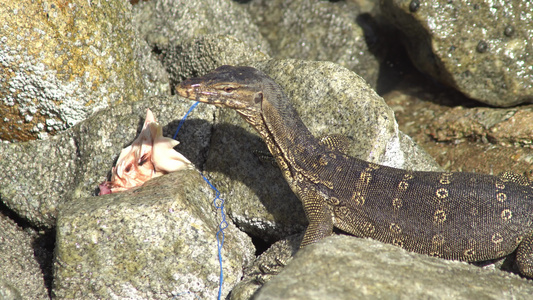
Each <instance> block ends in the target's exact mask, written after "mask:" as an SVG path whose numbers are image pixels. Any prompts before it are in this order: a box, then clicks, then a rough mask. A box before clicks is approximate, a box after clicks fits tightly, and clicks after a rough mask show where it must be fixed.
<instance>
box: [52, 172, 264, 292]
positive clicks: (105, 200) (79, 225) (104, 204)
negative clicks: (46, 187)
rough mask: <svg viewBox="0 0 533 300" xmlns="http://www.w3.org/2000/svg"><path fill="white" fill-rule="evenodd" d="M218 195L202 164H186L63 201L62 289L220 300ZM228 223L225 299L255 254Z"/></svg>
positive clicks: (58, 272)
mask: <svg viewBox="0 0 533 300" xmlns="http://www.w3.org/2000/svg"><path fill="white" fill-rule="evenodd" d="M214 196H215V193H214V191H213V190H212V189H211V188H210V187H209V186H208V185H207V183H206V182H205V181H204V179H203V178H202V177H201V175H200V174H199V173H198V172H197V171H195V170H187V171H180V172H175V173H172V174H168V175H165V176H162V177H159V178H156V179H153V180H150V181H148V182H147V183H145V184H144V185H143V186H142V187H140V188H136V189H133V190H129V191H126V192H122V193H116V194H111V195H106V196H99V197H89V198H80V199H76V200H74V201H71V202H69V203H66V204H64V205H63V206H62V207H61V209H60V214H59V217H58V225H57V242H56V251H55V253H56V255H55V275H54V294H55V296H56V297H57V298H60V299H61V298H68V299H74V298H75V299H82V298H83V299H112V298H121V299H126V298H127V299H172V298H173V297H183V298H185V299H194V298H201V299H215V298H216V296H217V294H218V285H219V272H220V270H219V261H218V257H217V240H216V238H215V235H216V233H217V230H218V226H219V223H220V222H221V215H220V211H219V210H217V209H215V208H214V207H213V199H214ZM217 204H220V203H219V202H218V201H217ZM227 225H228V226H227V227H226V228H225V229H224V233H225V234H224V247H223V249H222V251H221V253H222V259H223V272H224V273H223V275H224V284H223V287H222V294H221V295H222V298H224V297H225V295H226V294H228V293H229V291H230V290H231V288H232V287H233V285H235V283H236V282H237V281H238V280H239V279H240V278H241V276H242V269H243V266H244V265H245V264H247V263H248V262H249V261H250V259H251V258H252V257H253V245H252V243H251V240H250V239H249V238H248V237H247V236H246V235H245V234H244V233H242V232H240V231H239V230H238V229H236V227H235V226H234V225H233V224H231V223H229V222H228V223H227Z"/></svg>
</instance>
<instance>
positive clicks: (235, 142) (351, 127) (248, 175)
mask: <svg viewBox="0 0 533 300" xmlns="http://www.w3.org/2000/svg"><path fill="white" fill-rule="evenodd" d="M254 66H255V67H257V68H258V69H260V70H262V71H264V72H265V73H266V74H268V75H270V76H271V77H272V78H273V79H274V80H275V81H277V82H278V83H279V84H280V85H281V86H282V87H283V88H284V90H285V92H286V94H287V96H288V97H289V99H290V100H291V101H292V103H293V105H294V106H295V108H296V110H297V111H298V113H299V114H300V116H301V118H302V120H303V122H304V123H305V124H306V125H307V126H308V127H309V129H310V130H311V132H312V133H313V134H314V135H315V136H325V135H328V134H341V135H344V136H347V137H348V138H350V139H351V140H353V143H352V144H351V145H350V146H351V147H350V149H349V150H350V151H349V154H350V155H352V156H355V157H358V158H361V159H364V160H367V161H372V162H375V163H380V164H385V165H388V166H393V167H397V168H405V169H411V170H437V169H438V167H437V166H436V165H435V163H434V162H432V159H431V158H429V157H428V156H427V155H426V154H425V152H424V151H423V150H420V149H419V148H416V147H415V145H414V143H413V142H412V141H411V140H410V139H409V138H408V137H406V136H405V135H403V134H402V133H401V132H400V131H399V130H398V127H397V124H396V122H395V120H394V114H393V112H392V111H391V110H390V108H389V107H388V106H387V105H386V104H385V103H384V101H383V99H381V98H380V97H379V96H378V95H377V94H376V93H375V92H374V91H373V90H372V89H371V88H370V87H369V86H368V85H367V84H366V83H365V82H364V80H363V79H362V78H361V77H359V76H357V75H356V74H355V73H353V72H351V71H349V70H347V69H345V68H343V67H340V66H338V65H336V64H334V63H328V62H307V61H298V60H281V61H277V60H271V61H267V62H257V63H255V64H254ZM254 151H255V152H257V151H260V152H266V153H268V149H267V148H266V145H265V144H264V142H262V140H261V138H260V137H259V135H258V134H257V133H256V132H255V131H254V130H253V129H252V128H251V126H249V125H248V124H247V123H246V122H245V121H244V120H243V119H242V118H241V117H240V116H239V115H238V114H237V113H236V112H234V111H232V110H229V109H226V110H221V111H220V112H218V113H217V116H216V124H215V127H214V130H213V138H212V141H211V148H210V151H209V155H208V159H207V162H206V165H205V171H206V173H207V174H209V175H210V177H211V178H212V179H213V182H216V183H217V184H218V187H219V189H220V191H221V192H222V194H223V195H228V196H227V197H228V198H229V197H230V195H231V198H229V199H236V200H229V201H228V207H229V210H228V211H229V214H230V215H231V217H232V219H233V220H234V221H235V222H236V223H237V225H238V226H239V227H240V228H241V229H242V230H245V231H246V232H248V233H249V234H251V235H253V236H257V237H260V238H261V239H264V240H266V241H270V242H272V241H276V240H278V239H280V238H282V237H284V236H287V235H289V234H293V233H296V232H299V231H301V230H303V229H304V228H305V226H306V224H307V221H306V218H305V215H304V213H303V209H302V207H301V204H300V202H299V200H298V199H297V198H296V196H295V195H294V194H293V193H292V191H291V190H290V188H289V186H288V184H287V183H286V182H285V181H284V179H283V177H282V174H281V172H280V170H279V168H278V167H277V165H273V164H272V163H270V162H262V161H261V160H260V159H259V158H258V155H256V154H254Z"/></svg>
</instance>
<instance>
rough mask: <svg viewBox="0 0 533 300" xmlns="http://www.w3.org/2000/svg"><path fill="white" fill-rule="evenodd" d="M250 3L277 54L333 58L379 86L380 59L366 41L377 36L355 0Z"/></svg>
mask: <svg viewBox="0 0 533 300" xmlns="http://www.w3.org/2000/svg"><path fill="white" fill-rule="evenodd" d="M246 6H247V8H248V11H249V12H250V14H251V15H252V16H253V20H254V22H255V23H256V24H257V25H258V27H259V30H260V31H261V33H262V35H263V36H264V37H265V38H266V39H267V40H268V42H269V43H270V46H271V47H272V56H273V57H275V58H277V59H287V58H294V59H301V60H315V61H332V62H335V63H337V64H339V65H341V66H343V67H346V68H348V69H350V70H352V71H354V72H355V73H357V74H358V75H360V76H361V77H363V78H364V79H365V80H366V81H367V83H369V84H370V85H371V86H374V87H375V86H376V84H377V78H378V71H379V61H378V58H376V57H375V56H374V54H373V53H371V49H370V47H372V46H375V45H372V43H371V44H370V45H369V44H367V42H369V41H376V40H377V39H378V38H377V36H376V31H375V28H372V23H371V22H367V21H366V20H365V18H363V17H361V16H360V14H361V9H360V8H359V5H358V4H356V3H355V2H348V1H335V2H333V1H315V0H295V1H284V0H274V1H272V0H254V1H250V2H249V3H248V4H247V5H246Z"/></svg>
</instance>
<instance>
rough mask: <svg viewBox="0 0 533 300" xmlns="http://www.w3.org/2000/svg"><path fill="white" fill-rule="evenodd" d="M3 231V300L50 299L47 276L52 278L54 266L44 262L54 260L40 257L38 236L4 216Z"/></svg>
mask: <svg viewBox="0 0 533 300" xmlns="http://www.w3.org/2000/svg"><path fill="white" fill-rule="evenodd" d="M0 232H2V235H1V236H0V266H2V272H1V273H0V298H1V299H9V300H11V299H49V296H48V293H49V291H48V290H47V286H46V283H45V276H50V275H51V271H52V270H51V268H49V267H51V263H47V262H45V261H44V260H45V259H48V260H51V256H50V257H46V256H43V255H41V254H42V253H43V252H42V251H41V249H40V246H39V243H38V242H37V241H36V239H38V238H39V237H38V236H37V235H36V234H34V233H32V232H31V230H28V231H24V230H22V229H21V228H20V227H19V226H18V225H17V224H16V223H15V222H14V221H13V220H11V219H9V218H7V217H6V216H4V215H2V214H0ZM47 265H48V267H47ZM49 279H50V278H49ZM48 283H50V282H48ZM48 288H49V287H48Z"/></svg>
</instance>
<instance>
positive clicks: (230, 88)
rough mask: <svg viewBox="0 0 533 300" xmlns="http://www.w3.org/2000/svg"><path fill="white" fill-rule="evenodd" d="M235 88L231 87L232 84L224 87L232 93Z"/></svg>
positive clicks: (225, 90)
mask: <svg viewBox="0 0 533 300" xmlns="http://www.w3.org/2000/svg"><path fill="white" fill-rule="evenodd" d="M234 90H235V88H234V87H231V86H227V87H225V88H224V92H226V93H230V92H233V91H234Z"/></svg>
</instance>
